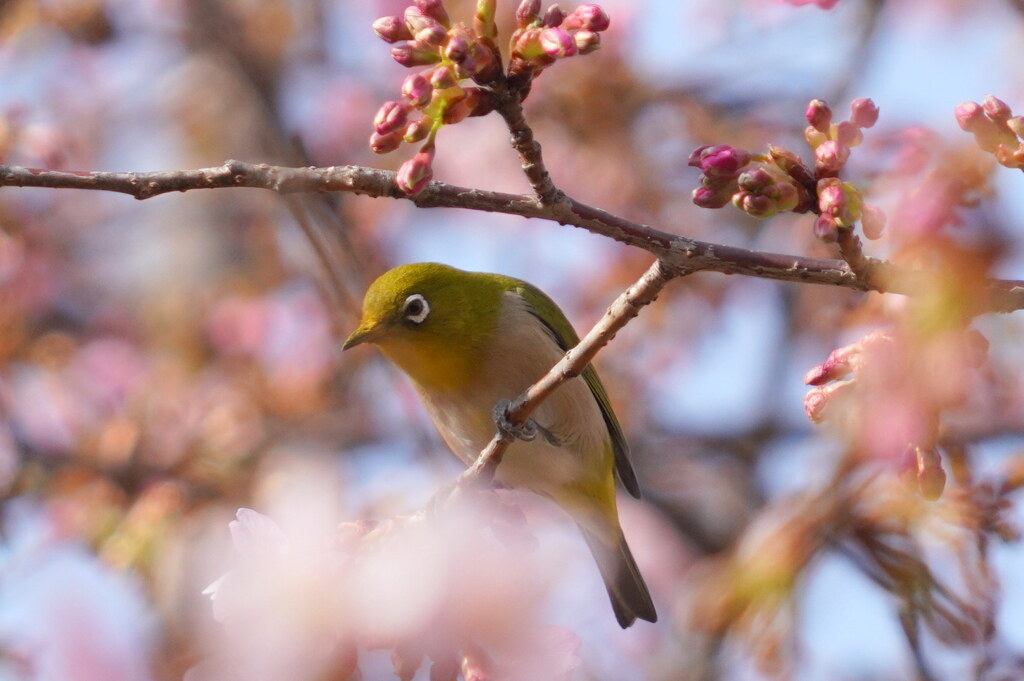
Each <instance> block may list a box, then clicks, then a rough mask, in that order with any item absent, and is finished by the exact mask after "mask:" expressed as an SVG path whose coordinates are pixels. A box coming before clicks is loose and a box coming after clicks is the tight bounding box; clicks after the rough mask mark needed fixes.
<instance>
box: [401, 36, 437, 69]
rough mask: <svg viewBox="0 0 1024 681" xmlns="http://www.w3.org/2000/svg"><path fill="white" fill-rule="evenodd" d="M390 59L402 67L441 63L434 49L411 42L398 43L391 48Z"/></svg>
mask: <svg viewBox="0 0 1024 681" xmlns="http://www.w3.org/2000/svg"><path fill="white" fill-rule="evenodd" d="M391 58H392V59H394V60H395V61H396V62H398V63H399V64H401V65H402V66H406V67H411V66H426V65H427V64H433V63H435V62H438V61H441V55H440V54H438V52H437V50H436V49H432V48H429V47H427V46H425V45H422V44H420V43H417V42H413V41H411V40H407V41H405V42H402V43H398V44H397V45H395V46H394V47H392V48H391Z"/></svg>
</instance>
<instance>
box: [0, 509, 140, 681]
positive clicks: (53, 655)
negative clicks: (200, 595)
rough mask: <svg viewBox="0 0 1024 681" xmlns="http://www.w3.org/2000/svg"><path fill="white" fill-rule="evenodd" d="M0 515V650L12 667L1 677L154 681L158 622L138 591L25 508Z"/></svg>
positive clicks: (37, 513) (34, 511)
mask: <svg viewBox="0 0 1024 681" xmlns="http://www.w3.org/2000/svg"><path fill="white" fill-rule="evenodd" d="M4 511H5V517H6V519H7V522H6V525H5V527H4V532H3V533H2V534H0V536H3V537H6V538H7V541H6V544H0V593H2V594H3V601H2V603H3V605H2V607H0V651H3V657H5V658H7V659H13V660H15V661H16V662H17V665H16V666H13V670H12V667H8V673H9V674H10V675H9V676H6V675H5V676H4V678H9V679H12V681H20V680H22V679H23V680H24V681H148V680H149V679H151V678H152V675H151V670H150V653H151V652H152V649H153V644H154V637H155V633H156V626H155V625H156V622H155V618H154V617H153V615H152V614H151V613H150V610H149V607H148V605H147V604H146V602H145V600H144V599H143V597H142V593H141V590H140V588H139V585H138V584H136V583H135V582H134V581H133V580H131V579H129V578H128V577H127V576H126V575H124V574H121V573H118V572H116V571H115V570H113V569H112V568H109V567H107V566H106V565H104V564H103V563H101V562H100V561H99V560H98V559H97V558H96V557H95V556H92V555H90V554H89V553H88V552H86V551H85V550H84V549H83V548H82V547H81V546H79V545H78V544H76V543H75V542H73V541H71V540H68V539H64V538H61V537H60V536H59V531H58V529H57V528H56V527H55V525H54V524H53V523H52V522H51V521H50V520H49V519H48V518H47V517H46V515H45V514H44V512H42V511H39V510H38V509H34V508H33V507H31V506H30V505H29V503H28V502H25V501H23V500H19V499H15V500H13V501H8V502H6V503H5V505H4ZM19 667H20V668H23V669H24V674H20V673H18V672H17V671H16V670H17V669H18V668H19Z"/></svg>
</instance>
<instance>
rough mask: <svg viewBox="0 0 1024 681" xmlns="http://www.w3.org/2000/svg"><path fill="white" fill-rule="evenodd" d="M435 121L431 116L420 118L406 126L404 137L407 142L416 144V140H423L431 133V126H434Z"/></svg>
mask: <svg viewBox="0 0 1024 681" xmlns="http://www.w3.org/2000/svg"><path fill="white" fill-rule="evenodd" d="M433 125H434V122H433V121H432V120H430V119H429V118H420V119H419V120H415V121H413V122H412V123H409V125H407V126H405V135H404V136H403V137H402V139H404V140H405V141H406V142H409V143H410V144H415V143H416V142H422V141H423V140H425V139H426V138H427V135H429V134H430V128H432V127H433Z"/></svg>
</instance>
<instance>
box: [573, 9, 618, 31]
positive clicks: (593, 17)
mask: <svg viewBox="0 0 1024 681" xmlns="http://www.w3.org/2000/svg"><path fill="white" fill-rule="evenodd" d="M610 23H611V19H609V17H608V14H607V13H605V11H604V10H603V9H601V8H600V7H599V6H598V5H580V6H579V7H577V8H576V9H574V10H573V11H572V13H571V14H569V16H567V17H566V18H565V21H564V22H563V23H562V28H564V29H566V30H567V31H573V30H576V29H579V28H582V29H585V30H587V31H594V32H595V33H598V32H600V31H605V30H607V29H608V26H609V24H610Z"/></svg>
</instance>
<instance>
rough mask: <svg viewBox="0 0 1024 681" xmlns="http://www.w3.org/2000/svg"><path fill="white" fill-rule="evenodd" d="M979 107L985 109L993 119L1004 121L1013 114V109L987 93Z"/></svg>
mask: <svg viewBox="0 0 1024 681" xmlns="http://www.w3.org/2000/svg"><path fill="white" fill-rule="evenodd" d="M981 108H982V109H984V110H985V113H986V114H988V117H989V118H991V119H992V120H994V121H1005V120H1007V119H1008V118H1009V117H1010V116H1012V115H1013V111H1012V110H1011V109H1010V105H1009V104H1007V103H1006V102H1004V101H1003V100H1001V99H999V98H998V97H994V96H993V95H987V96H986V97H985V99H984V100H982V102H981Z"/></svg>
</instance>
